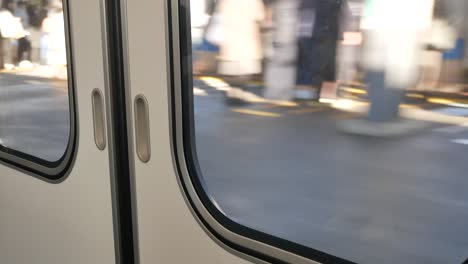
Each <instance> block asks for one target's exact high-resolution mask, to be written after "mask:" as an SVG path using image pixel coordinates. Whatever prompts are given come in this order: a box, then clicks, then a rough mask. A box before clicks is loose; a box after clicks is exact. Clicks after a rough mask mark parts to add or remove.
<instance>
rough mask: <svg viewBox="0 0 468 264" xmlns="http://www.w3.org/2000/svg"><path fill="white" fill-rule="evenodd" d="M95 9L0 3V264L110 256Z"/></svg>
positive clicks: (102, 52)
mask: <svg viewBox="0 0 468 264" xmlns="http://www.w3.org/2000/svg"><path fill="white" fill-rule="evenodd" d="M102 3H104V2H103V1H102ZM103 7H104V5H101V1H82V0H80V1H68V0H64V1H63V2H62V1H61V0H55V1H3V4H2V7H1V9H0V16H1V19H0V20H1V22H0V24H1V25H0V28H1V29H0V30H1V33H2V38H1V43H2V50H1V54H0V55H1V59H2V65H1V66H2V69H1V73H0V76H1V77H0V79H1V80H0V83H1V84H0V102H1V103H0V108H1V113H0V120H1V121H0V123H1V125H0V140H1V141H0V158H1V161H2V163H1V164H0V175H1V177H0V262H1V263H116V260H117V259H118V257H117V256H118V254H116V252H118V248H119V247H118V242H117V241H118V235H117V227H116V226H117V225H116V223H117V221H114V220H115V219H116V218H115V217H114V213H113V212H116V211H117V210H113V208H114V207H115V206H116V203H114V202H113V200H114V198H115V197H116V191H115V181H114V179H115V178H114V173H113V172H114V170H113V167H112V164H113V160H114V158H113V156H112V155H111V153H112V152H111V150H112V149H113V140H112V138H113V137H112V133H110V129H109V124H110V117H111V116H110V115H108V114H109V113H110V112H109V111H107V110H108V109H109V108H108V107H109V89H108V86H107V84H106V79H107V78H106V76H107V69H106V62H105V59H106V57H107V56H106V55H107V54H106V44H105V39H106V35H105V33H106V30H105V28H104V20H103V19H101V18H102V14H101V11H103V10H104V9H103ZM103 47H104V49H103ZM108 132H109V133H108ZM114 231H116V232H114Z"/></svg>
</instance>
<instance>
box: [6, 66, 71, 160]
mask: <svg viewBox="0 0 468 264" xmlns="http://www.w3.org/2000/svg"><path fill="white" fill-rule="evenodd" d="M69 117H70V115H69V101H68V88H67V82H66V81H63V80H54V79H48V78H40V77H31V76H21V75H16V74H15V73H1V74H0V124H1V125H0V140H1V144H2V145H3V146H6V147H8V148H10V149H14V150H17V151H20V152H23V153H26V154H29V155H33V156H36V157H38V158H40V159H43V160H46V161H52V162H53V161H57V160H58V159H60V158H61V157H62V155H63V153H64V152H65V149H66V147H67V145H68V138H69V132H70V118H69Z"/></svg>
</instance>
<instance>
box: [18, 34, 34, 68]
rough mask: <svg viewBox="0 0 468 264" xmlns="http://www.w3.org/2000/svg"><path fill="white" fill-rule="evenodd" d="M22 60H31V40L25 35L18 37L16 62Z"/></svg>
mask: <svg viewBox="0 0 468 264" xmlns="http://www.w3.org/2000/svg"><path fill="white" fill-rule="evenodd" d="M22 60H29V61H30V60H31V41H29V39H27V38H26V37H23V38H20V39H18V53H17V55H16V62H17V63H19V62H21V61H22Z"/></svg>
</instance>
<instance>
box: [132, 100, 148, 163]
mask: <svg viewBox="0 0 468 264" xmlns="http://www.w3.org/2000/svg"><path fill="white" fill-rule="evenodd" d="M134 107H135V109H134V113H135V140H136V152H137V155H138V158H139V159H140V160H141V161H142V162H144V163H146V162H148V161H149V160H150V158H151V144H150V125H149V112H148V101H147V100H146V98H145V96H144V95H141V94H140V95H137V96H136V97H135V105H134Z"/></svg>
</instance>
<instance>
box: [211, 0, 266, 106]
mask: <svg viewBox="0 0 468 264" xmlns="http://www.w3.org/2000/svg"><path fill="white" fill-rule="evenodd" d="M218 4H219V6H218V8H219V9H218V12H219V15H220V24H221V25H220V28H221V30H222V38H221V40H220V42H219V48H220V54H219V64H218V73H219V74H221V75H222V76H223V77H224V78H225V80H226V81H227V82H228V84H229V85H230V86H231V88H230V89H229V90H228V91H227V99H228V102H245V101H246V98H245V95H246V94H247V93H245V92H244V91H243V87H245V83H246V82H247V81H248V80H249V79H250V78H251V76H252V75H255V74H260V73H261V72H262V58H263V55H262V54H263V50H262V37H261V33H260V27H261V23H262V21H263V20H264V17H265V10H264V5H263V2H262V0H222V1H220V2H218Z"/></svg>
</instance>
